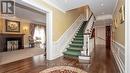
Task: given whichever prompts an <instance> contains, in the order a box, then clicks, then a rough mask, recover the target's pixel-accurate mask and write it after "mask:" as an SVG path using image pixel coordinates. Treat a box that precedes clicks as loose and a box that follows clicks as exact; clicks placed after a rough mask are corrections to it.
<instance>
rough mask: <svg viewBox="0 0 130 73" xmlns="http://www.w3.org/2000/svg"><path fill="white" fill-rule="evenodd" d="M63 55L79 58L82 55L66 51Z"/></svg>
mask: <svg viewBox="0 0 130 73" xmlns="http://www.w3.org/2000/svg"><path fill="white" fill-rule="evenodd" d="M63 54H64V55H70V56H75V57H78V56H80V55H81V53H80V52H78V51H77V52H76V51H65V52H63Z"/></svg>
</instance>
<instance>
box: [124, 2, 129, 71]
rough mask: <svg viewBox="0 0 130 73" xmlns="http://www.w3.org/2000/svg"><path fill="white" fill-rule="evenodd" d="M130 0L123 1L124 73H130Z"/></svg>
mask: <svg viewBox="0 0 130 73" xmlns="http://www.w3.org/2000/svg"><path fill="white" fill-rule="evenodd" d="M129 43H130V0H125V73H130V49H129V48H130V44H129Z"/></svg>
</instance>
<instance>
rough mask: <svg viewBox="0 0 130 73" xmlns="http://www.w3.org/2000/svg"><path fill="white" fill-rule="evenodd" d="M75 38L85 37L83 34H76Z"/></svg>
mask: <svg viewBox="0 0 130 73" xmlns="http://www.w3.org/2000/svg"><path fill="white" fill-rule="evenodd" d="M75 38H83V35H76V36H75Z"/></svg>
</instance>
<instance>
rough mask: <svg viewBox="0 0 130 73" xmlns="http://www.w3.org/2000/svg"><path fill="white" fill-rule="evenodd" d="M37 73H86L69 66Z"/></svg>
mask: <svg viewBox="0 0 130 73" xmlns="http://www.w3.org/2000/svg"><path fill="white" fill-rule="evenodd" d="M39 73H87V72H86V71H83V70H81V69H79V68H75V67H70V66H56V67H52V68H48V69H45V70H43V71H41V72H39Z"/></svg>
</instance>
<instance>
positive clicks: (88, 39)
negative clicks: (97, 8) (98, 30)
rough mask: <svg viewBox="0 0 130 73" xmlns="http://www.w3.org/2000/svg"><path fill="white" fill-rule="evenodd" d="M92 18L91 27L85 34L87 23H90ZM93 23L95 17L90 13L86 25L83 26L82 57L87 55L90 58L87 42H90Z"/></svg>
mask: <svg viewBox="0 0 130 73" xmlns="http://www.w3.org/2000/svg"><path fill="white" fill-rule="evenodd" d="M92 17H94V20H93V22H92V26H91V27H90V29H87V32H86V28H87V26H88V24H89V22H90V20H91V18H92ZM94 21H95V16H94V14H93V13H92V14H91V16H90V17H89V19H88V21H87V23H86V25H85V28H84V46H83V51H84V52H83V53H84V55H87V56H90V49H89V46H90V44H89V41H90V35H92V31H91V30H92V29H93V27H94ZM86 39H87V40H86Z"/></svg>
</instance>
